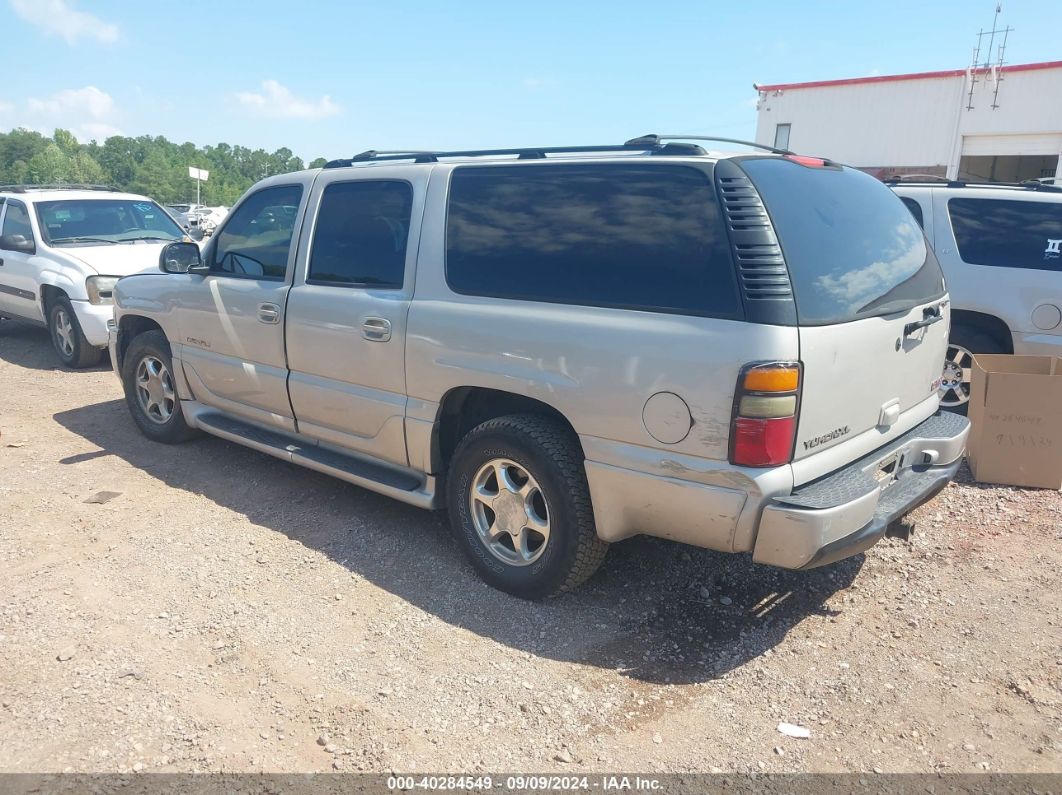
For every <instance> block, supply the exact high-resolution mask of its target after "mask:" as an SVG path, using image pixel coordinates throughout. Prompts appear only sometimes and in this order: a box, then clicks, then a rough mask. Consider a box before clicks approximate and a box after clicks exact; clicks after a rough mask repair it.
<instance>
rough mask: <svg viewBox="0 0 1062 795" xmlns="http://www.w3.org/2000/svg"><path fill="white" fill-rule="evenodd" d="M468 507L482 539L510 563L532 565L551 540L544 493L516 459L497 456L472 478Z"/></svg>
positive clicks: (502, 558) (505, 561)
mask: <svg viewBox="0 0 1062 795" xmlns="http://www.w3.org/2000/svg"><path fill="white" fill-rule="evenodd" d="M469 506H470V509H471V513H472V522H473V524H474V525H475V528H476V534H477V535H478V536H479V540H480V541H481V542H482V543H483V545H484V546H485V547H486V548H487V549H488V550H489V551H490V553H491V554H492V555H494V557H496V558H498V560H500V561H502V562H503V563H507V564H509V565H510V566H529V565H531V564H532V563H534V562H535V561H536V560H538V559H539V558H540V557H542V554H543V552H545V551H546V545H547V544H548V543H549V532H550V516H549V508H548V506H547V505H546V498H545V495H544V494H543V493H542V488H541V487H540V486H539V485H538V482H537V481H536V480H535V479H534V477H532V475H531V473H530V472H528V471H527V469H525V468H524V467H522V466H521V465H520V464H517V463H516V462H514V461H512V460H510V459H506V458H495V459H492V460H490V461H488V462H487V463H485V464H484V465H483V466H481V467H480V468H479V470H478V471H477V472H476V475H475V477H474V478H472V485H471V493H470V494H469Z"/></svg>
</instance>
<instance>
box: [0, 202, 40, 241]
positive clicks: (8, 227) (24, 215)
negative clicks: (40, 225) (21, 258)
mask: <svg viewBox="0 0 1062 795" xmlns="http://www.w3.org/2000/svg"><path fill="white" fill-rule="evenodd" d="M0 207H2V205H0ZM0 237H2V238H3V240H2V241H0V243H2V246H0V247H2V248H7V249H9V248H14V242H15V241H14V240H12V239H11V238H16V237H21V238H22V239H24V240H27V241H29V242H31V243H32V242H33V227H31V226H30V220H29V213H28V212H27V210H26V208H25V207H24V206H23V205H22V204H20V203H19V202H15V201H9V202H8V203H7V215H6V216H4V228H3V229H0Z"/></svg>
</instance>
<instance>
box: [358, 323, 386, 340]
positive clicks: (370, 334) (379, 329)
mask: <svg viewBox="0 0 1062 795" xmlns="http://www.w3.org/2000/svg"><path fill="white" fill-rule="evenodd" d="M361 336H363V337H364V338H365V339H367V340H370V341H372V342H387V341H388V340H389V339H391V321H390V320H386V319H385V318H382V317H367V318H365V320H364V322H362V324H361Z"/></svg>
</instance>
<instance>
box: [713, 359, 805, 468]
mask: <svg viewBox="0 0 1062 795" xmlns="http://www.w3.org/2000/svg"><path fill="white" fill-rule="evenodd" d="M800 374H801V372H800V363H799V362H764V363H757V364H751V365H749V366H747V367H745V368H744V369H743V370H742V371H741V375H740V376H738V383H737V390H736V391H735V393H734V419H733V422H732V423H731V428H730V463H732V464H737V465H739V466H747V467H769V466H778V465H779V464H786V463H788V462H789V461H791V460H792V458H793V442H794V440H795V438H796V424H797V412H798V411H799V408H800Z"/></svg>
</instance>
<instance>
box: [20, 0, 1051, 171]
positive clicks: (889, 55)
mask: <svg viewBox="0 0 1062 795" xmlns="http://www.w3.org/2000/svg"><path fill="white" fill-rule="evenodd" d="M994 9H995V3H994V2H993V1H992V0H941V1H940V2H926V1H925V0H923V1H922V2H915V1H911V0H879V1H876V2H866V1H865V0H860V1H859V2H812V1H811V0H805V1H804V2H800V3H797V2H782V0H762V1H761V2H749V1H748V0H746V2H728V3H722V2H708V1H707V0H702V1H701V2H683V1H681V0H676V1H675V2H669V3H648V2H631V3H627V2H623V0H613V1H612V2H597V1H596V0H583V1H582V2H578V1H576V2H573V1H572V0H568V1H567V2H553V1H552V0H546V1H544V2H521V3H515V2H504V0H495V1H494V2H480V0H466V2H461V1H460V0H450V1H449V2H433V3H429V2H412V1H409V2H403V0H384V1H383V2H377V3H371V4H370V3H362V2H355V1H351V2H338V1H335V2H324V1H323V0H301V1H296V0H255V1H254V2H249V1H248V0H213V1H212V2H200V0H182V2H166V3H160V2H148V3H131V2H128V0H0V30H2V31H4V55H5V61H6V63H7V68H8V72H9V74H8V77H9V79H7V80H5V81H2V83H0V129H8V128H11V127H16V126H25V127H30V128H33V129H39V130H42V131H45V132H48V133H50V132H51V130H52V129H53V128H54V127H56V126H61V127H66V128H69V129H72V130H73V131H74V132H75V134H77V135H78V137H79V138H81V139H82V140H87V139H88V138H92V137H95V138H102V137H105V136H106V135H108V134H113V133H116V132H120V133H122V134H125V135H142V134H152V135H165V136H166V137H167V138H169V139H171V140H175V141H178V142H183V141H193V142H195V143H196V144H199V145H203V144H211V143H217V142H219V141H225V142H228V143H231V144H242V145H245V146H250V147H263V148H266V149H269V150H273V149H276V148H278V147H281V146H288V147H290V148H291V149H292V150H293V151H294V152H295V153H296V154H298V155H300V156H301V157H304V158H306V159H310V158H313V157H316V156H318V155H323V156H326V157H339V156H346V155H350V154H352V153H354V152H357V151H360V150H362V149H368V148H380V149H397V148H432V147H450V148H453V147H460V148H465V147H493V146H520V145H534V144H571V143H611V142H619V141H622V140H623V139H625V138H627V137H631V136H634V135H638V134H641V133H646V132H669V133H676V132H681V133H702V134H710V133H714V134H719V135H725V136H733V137H739V138H752V137H753V134H754V131H755V122H756V118H755V117H756V113H755V108H754V104H755V92H754V91H753V88H752V84H753V83H754V82H757V83H768V84H769V83H778V82H795V81H804V80H821V79H832V78H841V77H858V76H863V75H870V74H891V73H899V72H914V71H928V70H937V69H953V68H959V67H964V66H966V65H967V64H968V62H969V60H970V57H971V53H972V48H973V44H974V34H975V33H976V32H977V30H978V29H979V28H981V27H988V26H990V25H991V23H992V17H993V12H994ZM1001 20H1002V22H1003V23H1005V24H1009V25H1011V26H1013V27H1014V28H1015V32H1014V33H1012V34H1011V37H1010V41H1009V43H1008V47H1007V60H1008V61H1009V62H1011V63H1029V62H1034V61H1046V60H1057V59H1062V39H1060V38H1059V33H1060V31H1062V3H1060V2H1058V0H1004V3H1003V15H1002V17H1001ZM12 70H13V71H14V73H15V74H14V79H11V77H12V75H11V71H12Z"/></svg>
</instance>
